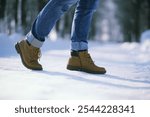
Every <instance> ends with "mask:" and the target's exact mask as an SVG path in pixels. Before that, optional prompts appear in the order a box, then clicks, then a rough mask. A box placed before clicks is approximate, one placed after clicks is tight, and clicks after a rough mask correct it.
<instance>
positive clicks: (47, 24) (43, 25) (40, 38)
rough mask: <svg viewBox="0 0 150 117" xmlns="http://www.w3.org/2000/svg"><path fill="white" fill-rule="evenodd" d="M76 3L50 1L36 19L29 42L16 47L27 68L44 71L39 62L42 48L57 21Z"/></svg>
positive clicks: (66, 0) (28, 37)
mask: <svg viewBox="0 0 150 117" xmlns="http://www.w3.org/2000/svg"><path fill="white" fill-rule="evenodd" d="M76 2H77V0H49V2H48V3H47V5H46V6H45V7H44V8H43V10H42V11H41V12H40V13H39V15H38V17H37V18H36V20H35V22H34V24H33V26H32V30H31V31H30V33H28V35H27V36H26V39H27V41H26V40H22V41H21V42H18V43H17V44H16V45H15V48H16V50H17V52H18V54H20V57H21V60H22V63H23V65H24V66H25V67H27V68H28V69H32V70H42V69H43V68H42V66H41V64H39V62H38V59H39V57H40V56H39V53H40V47H41V46H42V44H43V42H44V41H45V37H46V36H47V35H48V34H49V32H50V31H51V29H52V27H53V26H54V24H55V23H56V21H57V20H58V19H59V18H60V17H61V15H62V14H63V13H64V12H65V11H67V10H68V9H69V7H70V6H71V5H72V4H74V3H76Z"/></svg>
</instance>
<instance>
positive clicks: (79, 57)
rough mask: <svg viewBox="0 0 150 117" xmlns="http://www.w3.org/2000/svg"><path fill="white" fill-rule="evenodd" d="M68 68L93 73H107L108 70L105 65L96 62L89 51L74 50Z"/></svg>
mask: <svg viewBox="0 0 150 117" xmlns="http://www.w3.org/2000/svg"><path fill="white" fill-rule="evenodd" d="M67 69H68V70H77V71H84V72H88V73H93V74H105V73H106V70H105V68H103V67H98V66H96V65H95V64H94V62H93V60H92V58H91V56H90V54H88V52H87V51H81V52H72V53H71V57H70V59H69V62H68V65H67Z"/></svg>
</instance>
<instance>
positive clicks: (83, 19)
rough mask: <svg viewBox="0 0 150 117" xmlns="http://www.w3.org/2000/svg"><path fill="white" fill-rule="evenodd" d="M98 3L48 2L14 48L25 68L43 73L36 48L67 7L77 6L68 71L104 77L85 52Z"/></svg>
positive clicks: (77, 0) (75, 0)
mask: <svg viewBox="0 0 150 117" xmlns="http://www.w3.org/2000/svg"><path fill="white" fill-rule="evenodd" d="M98 2H99V0H49V2H48V3H47V5H46V6H45V7H44V8H43V10H42V11H41V12H40V13H39V15H38V17H37V18H36V20H35V21H34V23H33V26H32V30H31V31H30V32H29V33H28V34H27V36H26V40H27V41H25V40H23V41H21V42H19V43H17V44H16V45H15V47H16V50H17V52H18V53H19V54H20V56H21V59H22V62H23V64H24V66H25V67H27V68H29V69H32V70H42V66H41V65H40V64H39V62H38V58H39V56H38V54H39V53H40V49H39V48H40V47H41V46H42V45H43V43H44V41H45V37H46V36H47V35H48V34H49V32H50V31H51V29H52V28H53V26H54V24H55V23H56V21H57V20H58V19H59V18H60V17H61V16H62V15H63V14H64V12H66V11H67V10H68V9H69V8H70V6H72V5H73V4H75V3H77V7H76V10H75V14H74V19H73V24H72V32H71V50H72V51H73V52H72V56H71V58H70V59H69V62H68V65H67V69H69V70H80V71H84V72H88V73H95V74H104V73H106V70H105V68H103V67H98V66H96V65H95V64H94V62H93V60H92V58H91V56H90V54H88V52H87V51H84V50H88V42H87V38H88V32H89V28H90V24H91V20H92V16H93V12H94V11H95V9H96V6H97V5H98ZM27 42H28V43H29V44H28V43H27ZM74 51H76V52H74Z"/></svg>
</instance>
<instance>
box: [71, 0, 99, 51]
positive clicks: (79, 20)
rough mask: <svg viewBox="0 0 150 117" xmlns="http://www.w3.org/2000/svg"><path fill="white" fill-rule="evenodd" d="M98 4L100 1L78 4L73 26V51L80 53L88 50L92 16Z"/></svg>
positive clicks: (92, 0)
mask: <svg viewBox="0 0 150 117" xmlns="http://www.w3.org/2000/svg"><path fill="white" fill-rule="evenodd" d="M98 3H99V0H80V1H79V2H78V4H77V8H76V11H75V14H74V19H73V24H72V33H71V41H72V44H71V49H72V50H76V51H78V50H87V49H88V42H87V39H88V33H89V29H90V25H91V21H92V16H93V13H94V11H95V10H96V7H97V5H98Z"/></svg>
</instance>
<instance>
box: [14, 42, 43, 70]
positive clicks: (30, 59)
mask: <svg viewBox="0 0 150 117" xmlns="http://www.w3.org/2000/svg"><path fill="white" fill-rule="evenodd" d="M15 48H16V51H17V52H18V54H20V57H21V60H22V63H23V65H24V66H25V67H27V68H28V69H32V70H42V66H41V65H40V64H39V62H38V59H39V57H40V49H39V48H36V47H33V46H32V45H29V44H28V43H27V41H25V40H22V41H21V42H18V43H17V44H16V45H15Z"/></svg>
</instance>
